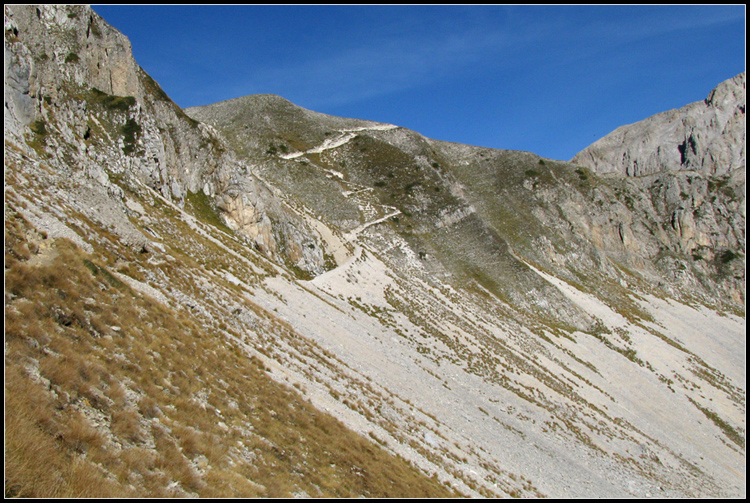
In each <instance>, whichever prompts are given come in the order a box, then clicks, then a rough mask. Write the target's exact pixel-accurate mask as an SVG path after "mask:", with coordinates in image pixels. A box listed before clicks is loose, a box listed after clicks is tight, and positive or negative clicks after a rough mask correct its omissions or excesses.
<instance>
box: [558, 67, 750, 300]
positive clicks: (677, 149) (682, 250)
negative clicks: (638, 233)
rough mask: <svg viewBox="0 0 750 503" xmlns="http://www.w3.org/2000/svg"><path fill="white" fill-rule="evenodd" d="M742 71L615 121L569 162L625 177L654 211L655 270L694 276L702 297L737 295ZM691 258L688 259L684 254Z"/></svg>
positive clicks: (741, 267)
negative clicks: (657, 235) (658, 230)
mask: <svg viewBox="0 0 750 503" xmlns="http://www.w3.org/2000/svg"><path fill="white" fill-rule="evenodd" d="M745 142H746V135H745V74H744V73H742V74H740V75H737V76H736V77H734V78H732V79H729V80H727V81H725V82H722V83H721V84H719V85H718V86H717V87H716V88H715V89H714V90H713V91H711V93H710V94H709V95H708V97H707V98H706V99H705V100H703V101H699V102H695V103H691V104H689V105H686V106H684V107H682V108H680V109H677V110H670V111H667V112H663V113H661V114H657V115H655V116H653V117H649V118H648V119H645V120H643V121H641V122H638V123H635V124H630V125H627V126H622V127H620V128H618V129H616V130H615V131H613V132H612V133H610V134H608V135H607V136H605V137H604V138H602V139H600V140H599V141H597V142H596V143H594V144H593V145H591V146H590V147H588V148H586V149H584V150H583V151H582V152H580V153H578V154H577V155H576V156H575V157H574V158H573V160H572V161H571V162H573V163H576V164H580V165H582V166H586V167H588V168H590V169H591V170H593V171H594V172H597V173H601V174H603V175H607V176H610V177H619V178H624V179H626V180H627V183H629V184H632V185H633V186H634V187H635V188H636V190H637V191H638V192H640V193H641V194H644V195H646V201H645V204H644V201H636V202H635V203H634V206H635V208H636V210H638V211H642V212H645V213H651V214H654V215H655V218H656V219H658V220H660V221H661V223H662V226H663V227H664V228H665V229H666V230H667V232H666V234H665V236H664V237H665V238H666V239H660V241H661V243H660V244H661V245H663V248H664V253H661V252H660V253H661V254H662V257H658V256H655V255H653V254H651V255H652V258H653V257H656V260H657V262H659V261H661V262H663V266H662V267H661V271H662V273H663V275H665V276H667V275H670V271H678V272H677V273H676V274H675V273H671V275H672V276H673V278H674V279H675V280H676V283H677V286H678V287H682V288H692V285H695V284H696V283H700V284H701V286H702V287H704V288H706V290H707V292H708V293H709V294H710V296H712V297H715V298H722V297H724V298H727V297H728V298H729V299H732V300H733V301H734V302H735V303H736V304H738V305H744V302H745V286H744V285H745ZM691 259H692V260H691Z"/></svg>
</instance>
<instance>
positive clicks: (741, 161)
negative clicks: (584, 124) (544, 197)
mask: <svg viewBox="0 0 750 503" xmlns="http://www.w3.org/2000/svg"><path fill="white" fill-rule="evenodd" d="M745 141H746V135H745V73H744V72H743V73H741V74H739V75H737V76H735V77H733V78H731V79H728V80H726V81H724V82H722V83H721V84H719V85H718V86H716V87H715V88H714V89H713V90H712V91H711V93H710V94H709V95H708V97H707V98H706V99H705V100H703V101H698V102H695V103H691V104H689V105H686V106H684V107H682V108H680V109H678V110H670V111H667V112H662V113H660V114H657V115H654V116H653V117H649V118H647V119H644V120H642V121H640V122H636V123H635V124H629V125H626V126H621V127H619V128H617V129H616V130H615V131H613V132H612V133H610V134H608V135H607V136H605V137H604V138H601V139H600V140H598V141H597V142H595V143H594V144H592V145H590V146H589V147H587V148H585V149H584V150H582V151H581V152H579V153H578V154H576V155H575V157H573V159H572V160H571V162H572V163H575V164H580V165H581V166H586V167H588V168H591V169H592V170H594V171H595V172H597V173H617V174H621V175H626V176H642V175H649V174H654V173H660V172H667V171H677V170H690V171H698V172H701V173H704V174H707V175H719V176H721V175H726V174H730V173H731V172H733V171H735V170H738V169H744V166H745Z"/></svg>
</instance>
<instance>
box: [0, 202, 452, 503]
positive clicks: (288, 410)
mask: <svg viewBox="0 0 750 503" xmlns="http://www.w3.org/2000/svg"><path fill="white" fill-rule="evenodd" d="M11 213H12V212H11ZM29 234H33V230H32V229H31V227H30V226H29V225H28V224H27V223H26V222H25V221H24V220H23V219H22V218H21V217H20V216H19V215H17V214H14V215H12V216H11V217H10V218H8V219H7V220H6V227H5V272H6V290H5V291H6V297H5V298H6V330H5V344H6V351H5V397H6V400H5V408H6V419H7V421H6V431H5V441H6V450H5V462H6V476H5V477H6V478H5V481H6V482H5V488H6V489H5V491H6V496H20V497H92V498H93V497H114V496H125V497H144V496H151V497H154V496H155V497H164V496H185V495H195V496H200V497H238V496H250V497H253V496H266V497H289V496H293V495H304V494H306V495H309V496H316V497H317V496H321V497H354V496H367V497H410V496H413V497H445V496H453V495H455V493H454V492H453V491H452V490H450V489H448V488H447V487H445V486H444V485H442V484H440V483H439V482H438V481H437V480H436V479H434V478H433V479H430V478H428V477H426V476H425V475H423V474H422V473H421V472H420V471H418V470H417V469H415V468H414V467H412V466H411V465H410V464H409V463H407V462H406V461H405V460H403V459H401V458H398V457H394V456H393V455H391V454H389V453H387V452H386V451H384V450H383V449H382V448H381V447H380V446H378V445H376V444H373V443H372V442H370V441H368V440H367V439H365V438H363V437H360V436H359V435H357V434H355V433H353V432H351V431H350V430H347V429H346V428H345V427H344V426H343V425H342V424H341V423H340V422H338V421H337V420H336V419H334V418H333V417H331V416H329V415H328V414H325V413H322V412H320V411H318V410H316V409H315V408H314V407H312V405H310V404H309V403H308V402H307V401H306V400H305V399H303V398H302V397H301V396H300V395H299V394H298V393H297V392H296V391H294V390H292V389H289V388H286V387H284V386H282V385H280V384H278V383H276V382H275V381H273V380H272V379H271V378H270V377H268V376H267V375H266V368H265V366H264V364H263V363H262V362H261V361H260V360H258V359H257V358H248V357H247V355H246V353H245V352H244V351H243V350H242V348H240V347H239V346H238V345H237V344H236V343H232V342H230V341H229V340H227V339H225V338H224V337H223V336H222V335H220V334H218V333H215V332H213V331H212V329H210V328H208V327H203V326H200V325H199V324H198V323H196V320H195V319H194V318H192V317H191V316H190V315H189V314H187V313H186V312H183V311H178V310H174V309H172V308H169V307H167V306H165V305H162V304H160V303H158V302H156V301H154V300H153V299H151V298H149V297H145V296H143V295H140V294H138V293H136V292H135V291H133V290H131V289H130V288H129V287H128V286H127V285H126V284H125V283H123V282H122V281H119V280H118V279H117V277H116V275H115V274H113V272H112V271H111V270H110V267H109V266H108V264H107V262H106V261H102V260H100V259H99V258H97V257H95V256H92V255H87V254H85V253H84V252H82V251H81V250H79V249H78V248H77V247H76V246H75V245H74V244H73V243H72V242H70V241H68V240H65V239H56V240H52V239H40V240H37V241H29V240H27V238H26V236H27V235H29Z"/></svg>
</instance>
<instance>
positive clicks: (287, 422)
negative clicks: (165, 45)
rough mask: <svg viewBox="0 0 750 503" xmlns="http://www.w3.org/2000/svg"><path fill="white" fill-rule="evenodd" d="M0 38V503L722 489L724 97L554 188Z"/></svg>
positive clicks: (732, 157)
mask: <svg viewBox="0 0 750 503" xmlns="http://www.w3.org/2000/svg"><path fill="white" fill-rule="evenodd" d="M4 14H5V18H4V23H5V110H6V112H5V150H4V152H5V173H4V181H5V192H4V194H5V274H6V283H5V317H6V330H5V344H6V350H5V369H6V374H5V375H6V387H5V397H6V398H5V407H6V433H5V441H6V450H5V462H6V486H5V491H6V495H9V496H89V497H102V496H140V497H143V496H159V497H167V496H184V497H187V496H203V497H237V496H267V497H291V496H297V497H305V496H312V497H357V496H365V497H450V496H457V495H460V496H473V497H476V496H485V497H496V496H527V497H539V496H551V497H650V496H661V497H686V496H692V497H722V496H725V497H726V496H728V497H741V496H743V495H744V494H745V478H744V477H743V476H742V474H743V473H744V468H745V428H746V425H745V398H744V394H745V381H746V378H745V340H746V339H745V311H744V302H745V286H744V282H745V272H744V269H745V267H744V266H745V251H744V250H745V232H744V230H745V210H744V208H745V195H744V191H745V180H744V165H745V164H744V155H745V154H744V126H743V127H742V128H740V123H741V121H744V74H743V75H742V76H740V77H737V78H735V79H732V80H731V81H729V82H727V83H724V84H722V85H720V86H719V87H717V89H716V90H715V91H714V92H713V93H712V94H711V95H710V96H709V98H708V99H707V100H706V101H704V102H699V103H697V104H693V105H688V107H686V108H685V109H681V110H679V111H673V112H667V113H666V114H667V115H663V114H660V115H657V116H655V117H653V118H651V119H646V121H644V122H643V123H638V124H636V125H631V126H627V127H625V128H624V129H620V130H617V131H615V132H613V133H612V135H611V137H607V138H604V139H603V140H600V142H597V144H594V145H592V146H591V147H589V149H586V150H585V151H584V152H582V153H581V154H579V155H578V156H576V158H575V159H574V160H573V162H563V161H556V160H552V159H545V158H541V157H539V156H537V155H534V154H532V153H527V152H517V151H510V150H494V149H487V148H479V147H473V146H469V145H461V144H456V143H449V142H442V141H436V140H432V139H429V138H425V137H423V136H422V135H420V134H419V133H417V132H414V131H410V130H407V129H405V128H402V127H398V126H397V125H392V124H382V123H377V122H372V121H367V120H360V119H346V118H339V117H331V116H327V115H324V114H320V113H317V112H313V111H310V110H305V109H303V108H301V107H298V106H296V105H294V104H293V103H291V102H289V101H287V100H285V99H284V98H281V97H279V96H275V95H256V96H246V97H242V98H237V99H234V100H229V101H226V102H221V103H216V104H213V105H208V106H205V107H196V108H190V109H186V110H181V109H180V108H179V107H178V106H177V105H175V104H174V103H173V102H172V101H171V100H170V99H169V96H168V95H167V94H166V93H165V92H164V91H163V90H162V89H161V88H160V87H159V85H158V84H157V83H156V82H155V81H153V79H151V78H150V77H149V76H148V75H147V74H146V72H145V71H143V69H141V68H140V67H139V66H138V65H137V64H136V62H135V61H134V60H133V57H132V54H131V52H130V45H129V43H128V41H127V39H126V38H125V37H124V36H123V35H122V34H121V33H119V32H118V31H117V30H115V29H114V28H112V27H110V26H109V25H107V24H106V22H104V20H103V19H101V18H100V17H99V16H97V15H96V14H95V13H94V12H93V11H92V10H91V9H90V8H88V7H85V6H59V5H54V6H48V5H40V6H13V5H11V6H5V8H4ZM670 117H671V118H670ZM675 151H676V153H675ZM622 159H626V160H627V162H624V161H623V162H621V160H622Z"/></svg>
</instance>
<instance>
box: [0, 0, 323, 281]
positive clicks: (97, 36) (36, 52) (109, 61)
mask: <svg viewBox="0 0 750 503" xmlns="http://www.w3.org/2000/svg"><path fill="white" fill-rule="evenodd" d="M5 34H6V45H5V67H6V75H7V82H8V85H7V86H6V87H5V109H6V114H5V134H6V138H7V137H8V136H9V135H10V136H13V137H15V138H18V139H19V140H21V141H20V142H19V143H20V144H21V145H24V144H26V145H28V144H30V143H32V144H33V145H34V148H36V149H37V150H38V151H39V153H42V151H43V155H44V156H46V157H47V158H49V159H50V161H48V162H53V163H55V164H56V165H59V166H60V171H61V172H65V173H66V174H67V175H75V174H76V173H78V172H84V173H86V174H87V175H88V177H89V179H92V180H96V181H97V182H98V183H99V185H100V187H97V189H98V188H104V189H106V190H109V191H110V192H112V193H117V194H118V195H119V197H118V198H119V201H117V199H118V198H115V199H112V201H111V204H112V205H118V204H119V206H120V207H121V206H122V203H123V201H124V200H125V199H124V195H123V194H122V193H121V190H120V189H118V188H117V187H115V186H114V185H113V184H112V183H111V182H110V176H115V177H121V176H124V177H128V178H131V177H132V178H134V179H137V180H138V181H139V182H141V183H143V184H145V185H146V186H148V187H152V188H154V189H156V190H158V191H159V192H160V193H161V194H163V195H164V196H165V197H167V198H169V199H171V200H174V201H175V202H177V203H178V204H179V205H180V206H183V205H184V203H185V201H186V200H190V199H191V197H192V198H194V199H200V200H203V199H206V200H207V201H210V203H209V204H210V206H212V207H213V206H215V205H217V204H218V205H221V207H222V208H223V209H224V210H225V214H226V217H227V222H226V223H227V225H229V226H230V227H231V228H233V229H236V230H237V231H238V232H239V233H240V234H241V235H243V236H244V237H246V238H247V239H248V242H251V243H253V244H254V245H255V246H257V247H258V248H259V249H260V250H262V251H263V252H264V253H266V254H267V255H268V256H270V257H272V258H274V259H276V260H279V261H281V262H284V263H288V264H289V265H290V266H294V267H297V268H298V269H299V270H301V271H303V272H305V273H319V272H321V271H322V270H324V269H323V256H322V254H320V253H316V251H314V250H315V248H309V247H306V246H305V245H307V244H314V243H315V238H316V235H315V234H314V233H312V232H311V231H310V229H309V228H307V225H306V223H305V222H304V221H303V220H300V219H299V217H297V216H296V215H295V214H294V213H292V212H289V211H287V210H286V209H285V208H283V207H282V206H281V205H279V203H278V201H277V200H276V199H275V198H274V197H273V196H272V195H271V193H270V190H269V189H268V187H266V186H264V184H263V183H262V182H260V181H259V180H257V179H256V178H254V177H253V176H252V174H249V171H248V168H247V166H245V165H243V164H242V163H240V162H238V161H237V159H236V157H235V156H234V155H233V153H232V152H228V151H227V150H226V148H225V147H224V146H223V145H222V142H221V140H220V139H219V138H218V136H217V135H216V133H215V132H214V131H212V130H211V128H210V127H207V126H206V125H204V124H201V123H199V122H196V121H194V120H191V119H190V118H189V117H187V116H186V115H185V114H184V113H183V112H182V110H180V109H179V108H178V107H177V106H176V105H175V104H174V103H173V102H172V101H171V100H170V99H169V97H168V96H167V95H166V94H165V93H164V91H162V89H161V88H160V87H159V85H158V84H157V83H156V82H154V81H153V79H151V77H149V76H148V75H147V74H146V73H145V72H144V71H143V70H142V69H141V68H140V67H139V66H138V65H137V64H136V62H135V61H134V60H133V56H132V53H131V50H130V43H129V42H128V40H127V38H126V37H124V36H123V35H122V34H121V33H119V32H118V31H117V30H116V29H114V28H112V27H111V26H109V25H108V24H107V23H105V22H104V21H103V20H102V19H101V18H100V17H99V16H98V15H97V14H96V13H94V12H93V11H91V9H88V8H84V7H80V6H71V7H70V8H66V9H60V8H58V7H54V6H50V7H45V6H39V7H33V8H29V7H20V6H19V7H9V9H6V11H5ZM29 127H31V129H32V131H33V132H34V133H33V134H35V135H36V136H35V137H34V139H33V140H28V139H26V140H22V138H24V137H25V136H26V137H28V128H29ZM58 138H59V139H58ZM121 154H123V155H121ZM82 208H83V211H84V212H85V211H86V210H85V208H86V204H82ZM208 209H209V210H210V208H208ZM119 213H121V211H116V210H114V209H113V210H111V211H109V210H108V211H101V212H100V214H101V215H107V214H109V215H116V214H119ZM108 223H109V222H108ZM111 223H112V224H113V225H115V224H116V225H119V226H121V227H122V229H121V232H123V233H128V234H129V235H130V236H131V239H133V240H134V242H138V243H139V244H143V243H145V242H146V241H147V239H146V238H145V237H143V236H139V235H138V232H137V231H135V230H133V229H132V228H128V223H127V222H125V221H120V222H111ZM126 228H127V230H126ZM311 250H312V251H311Z"/></svg>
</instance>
